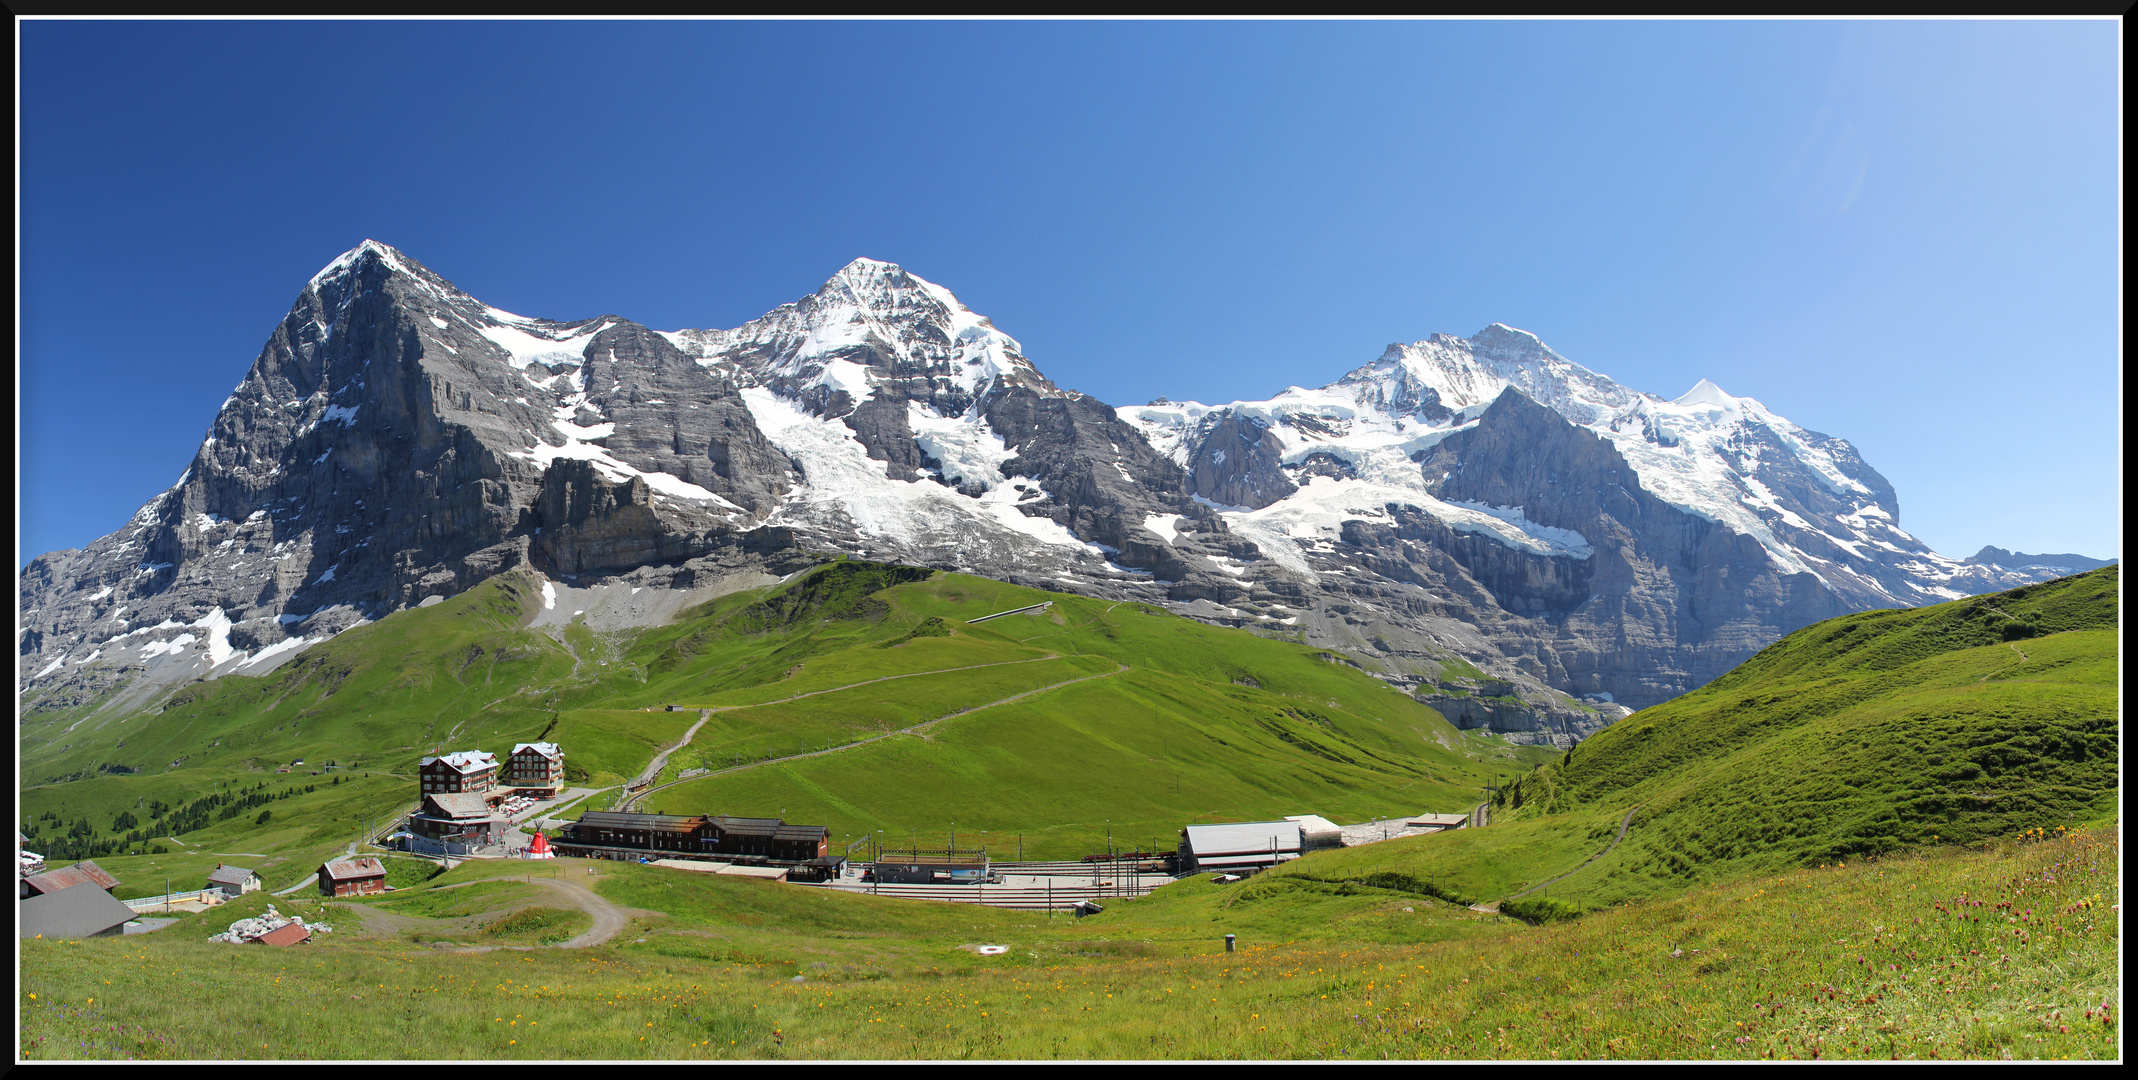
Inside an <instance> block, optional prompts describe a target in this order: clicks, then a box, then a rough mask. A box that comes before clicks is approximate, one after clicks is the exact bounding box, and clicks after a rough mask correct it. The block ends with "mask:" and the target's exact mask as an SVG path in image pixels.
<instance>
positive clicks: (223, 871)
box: [208, 866, 254, 885]
mask: <svg viewBox="0 0 2138 1080" xmlns="http://www.w3.org/2000/svg"><path fill="white" fill-rule="evenodd" d="M253 877H254V874H253V872H252V871H250V870H247V869H245V868H244V867H242V866H218V867H216V868H215V872H214V873H212V874H209V875H208V883H209V884H210V885H243V884H245V883H246V882H248V881H251V880H252V879H253Z"/></svg>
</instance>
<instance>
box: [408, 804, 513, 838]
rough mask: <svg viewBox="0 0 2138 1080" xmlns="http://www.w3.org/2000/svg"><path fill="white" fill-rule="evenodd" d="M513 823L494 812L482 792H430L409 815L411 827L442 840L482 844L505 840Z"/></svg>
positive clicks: (411, 829)
mask: <svg viewBox="0 0 2138 1080" xmlns="http://www.w3.org/2000/svg"><path fill="white" fill-rule="evenodd" d="M509 824H510V823H509V822H507V821H505V820H504V819H502V818H499V817H497V816H496V815H495V814H494V813H492V812H491V809H490V804H489V803H488V802H487V801H485V800H484V798H483V796H482V795H481V794H480V793H475V794H469V793H462V792H450V791H448V792H437V791H433V792H428V793H426V794H425V795H424V796H423V804H422V805H421V806H419V807H418V808H417V809H416V812H415V813H413V814H411V815H409V818H408V830H409V831H410V832H412V833H415V834H416V835H418V836H422V837H427V838H429V839H432V840H437V841H440V842H451V843H455V844H466V845H468V846H469V847H482V846H484V845H487V844H495V843H497V842H498V841H500V840H502V839H504V836H505V829H506V827H507V826H508V825H509Z"/></svg>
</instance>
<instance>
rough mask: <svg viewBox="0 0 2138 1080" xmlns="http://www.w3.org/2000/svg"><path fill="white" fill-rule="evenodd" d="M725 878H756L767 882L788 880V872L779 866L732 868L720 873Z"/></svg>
mask: <svg viewBox="0 0 2138 1080" xmlns="http://www.w3.org/2000/svg"><path fill="white" fill-rule="evenodd" d="M720 873H721V875H722V876H723V877H754V878H764V879H765V880H767V881H785V880H787V871H786V870H785V868H783V867H778V866H730V867H728V868H727V869H725V870H722V871H720Z"/></svg>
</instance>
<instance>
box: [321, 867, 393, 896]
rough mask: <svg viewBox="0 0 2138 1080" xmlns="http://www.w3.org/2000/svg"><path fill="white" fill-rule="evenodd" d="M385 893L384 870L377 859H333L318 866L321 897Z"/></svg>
mask: <svg viewBox="0 0 2138 1080" xmlns="http://www.w3.org/2000/svg"><path fill="white" fill-rule="evenodd" d="M385 891H386V868H385V867H384V866H382V865H380V864H379V861H378V860H377V859H335V860H333V861H331V862H325V863H321V864H320V866H319V892H320V895H322V896H369V895H371V894H373V893H382V892H385Z"/></svg>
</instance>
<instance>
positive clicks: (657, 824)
mask: <svg viewBox="0 0 2138 1080" xmlns="http://www.w3.org/2000/svg"><path fill="white" fill-rule="evenodd" d="M577 824H578V826H579V827H580V828H582V829H587V828H595V829H650V830H653V831H655V832H696V831H698V828H699V826H701V825H703V824H705V816H704V815H702V814H630V813H623V812H620V811H616V810H589V811H587V812H586V813H584V814H581V815H579V821H578V822H577Z"/></svg>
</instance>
